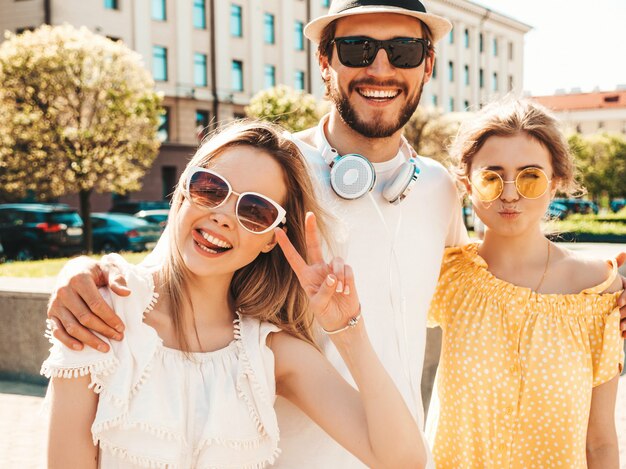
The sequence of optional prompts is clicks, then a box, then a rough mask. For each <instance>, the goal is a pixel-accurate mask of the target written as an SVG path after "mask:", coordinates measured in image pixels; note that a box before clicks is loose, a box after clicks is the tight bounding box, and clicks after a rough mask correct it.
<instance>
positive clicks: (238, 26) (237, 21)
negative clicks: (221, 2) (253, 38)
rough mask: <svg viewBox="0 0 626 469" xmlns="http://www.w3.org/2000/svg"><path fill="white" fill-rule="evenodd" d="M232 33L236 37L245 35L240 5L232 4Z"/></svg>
mask: <svg viewBox="0 0 626 469" xmlns="http://www.w3.org/2000/svg"><path fill="white" fill-rule="evenodd" d="M230 35H231V36H234V37H242V36H243V22H242V19H241V7H240V6H239V5H231V6H230Z"/></svg>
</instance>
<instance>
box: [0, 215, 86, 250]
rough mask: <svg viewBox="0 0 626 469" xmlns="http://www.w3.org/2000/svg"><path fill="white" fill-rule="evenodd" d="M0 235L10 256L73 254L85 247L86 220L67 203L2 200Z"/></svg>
mask: <svg viewBox="0 0 626 469" xmlns="http://www.w3.org/2000/svg"><path fill="white" fill-rule="evenodd" d="M0 238H1V239H2V246H3V248H4V253H5V256H6V257H7V259H14V260H18V261H26V260H31V259H39V258H44V257H59V256H71V255H74V254H78V253H79V252H81V251H82V250H83V220H82V219H81V218H80V215H79V214H78V212H77V211H76V210H74V209H73V208H71V207H70V206H69V205H65V204H2V205H0Z"/></svg>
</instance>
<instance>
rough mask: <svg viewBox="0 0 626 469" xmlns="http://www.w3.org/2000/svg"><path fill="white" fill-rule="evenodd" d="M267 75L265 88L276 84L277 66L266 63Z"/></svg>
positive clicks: (265, 73) (265, 72) (264, 72)
mask: <svg viewBox="0 0 626 469" xmlns="http://www.w3.org/2000/svg"><path fill="white" fill-rule="evenodd" d="M263 76H264V77H265V88H272V87H273V86H276V67H275V66H274V65H266V66H265V67H264V69H263Z"/></svg>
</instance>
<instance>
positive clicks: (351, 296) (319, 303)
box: [274, 212, 360, 331]
mask: <svg viewBox="0 0 626 469" xmlns="http://www.w3.org/2000/svg"><path fill="white" fill-rule="evenodd" d="M274 232H275V234H276V240H277V241H278V244H279V245H280V247H281V249H282V250H283V253H284V255H285V258H286V259H287V262H289V265H290V266H291V268H292V269H293V271H294V272H295V274H296V276H297V277H298V280H299V281H300V285H301V286H302V288H303V289H304V291H305V292H306V294H307V295H308V297H309V302H310V303H309V307H310V308H311V310H312V311H313V314H314V315H315V318H316V319H317V322H318V323H319V324H320V325H321V326H322V328H324V330H326V331H337V330H339V329H342V328H344V327H346V326H347V325H348V324H349V323H350V321H351V320H352V319H353V318H355V317H357V316H358V315H359V313H360V305H359V297H358V294H357V292H356V287H355V285H354V273H353V272H352V268H351V267H350V266H349V265H346V264H344V262H343V259H341V258H339V257H335V258H334V259H332V261H331V262H329V263H326V262H325V261H324V257H323V254H322V245H321V243H320V239H319V235H318V231H317V222H316V220H315V215H314V214H313V213H311V212H308V213H307V214H306V220H305V233H306V250H307V258H308V263H307V261H305V260H304V259H303V258H302V256H300V254H299V253H298V251H297V250H296V248H295V247H294V246H293V244H291V241H289V238H288V237H287V234H286V233H285V232H284V231H283V230H282V229H280V228H277V229H275V230H274Z"/></svg>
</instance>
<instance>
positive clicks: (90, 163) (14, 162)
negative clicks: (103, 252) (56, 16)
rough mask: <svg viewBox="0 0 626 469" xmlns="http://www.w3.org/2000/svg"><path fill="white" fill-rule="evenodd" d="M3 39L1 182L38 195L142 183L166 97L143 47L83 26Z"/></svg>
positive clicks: (85, 214) (84, 203)
mask: <svg viewBox="0 0 626 469" xmlns="http://www.w3.org/2000/svg"><path fill="white" fill-rule="evenodd" d="M6 39H7V40H6V41H5V42H4V43H2V44H1V45H0V187H2V190H3V191H4V192H6V193H9V194H12V195H13V196H18V197H23V196H25V195H26V194H27V193H34V194H36V197H37V198H38V199H39V200H47V199H50V198H54V197H59V196H61V195H65V194H71V193H78V194H79V196H80V212H81V216H82V218H83V221H84V223H85V240H86V248H87V251H88V252H91V250H92V239H91V222H90V219H89V213H90V212H91V210H90V196H91V194H92V192H93V191H96V192H112V191H114V192H117V193H125V192H127V191H133V190H138V189H139V188H140V187H141V183H140V179H141V177H142V176H143V174H144V172H145V171H146V169H148V168H149V167H150V166H151V164H152V162H153V161H154V158H155V157H156V155H157V152H158V148H159V140H158V138H157V126H158V118H159V113H160V112H161V108H160V104H161V97H160V95H159V94H157V93H156V92H155V90H154V81H153V80H152V78H151V76H150V74H149V72H148V71H146V69H145V68H144V66H143V64H142V61H141V57H140V56H139V54H137V53H136V52H133V51H131V50H130V49H129V48H127V47H126V46H125V45H124V44H122V43H121V42H114V41H111V40H109V39H107V38H105V37H104V36H99V35H96V34H94V33H92V32H90V31H89V30H87V29H86V28H81V29H75V28H74V27H72V26H69V25H64V26H57V27H51V26H42V27H40V28H38V29H37V30H35V31H33V32H25V33H23V34H20V35H13V34H8V35H7V38H6Z"/></svg>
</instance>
